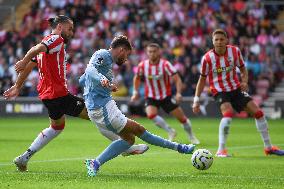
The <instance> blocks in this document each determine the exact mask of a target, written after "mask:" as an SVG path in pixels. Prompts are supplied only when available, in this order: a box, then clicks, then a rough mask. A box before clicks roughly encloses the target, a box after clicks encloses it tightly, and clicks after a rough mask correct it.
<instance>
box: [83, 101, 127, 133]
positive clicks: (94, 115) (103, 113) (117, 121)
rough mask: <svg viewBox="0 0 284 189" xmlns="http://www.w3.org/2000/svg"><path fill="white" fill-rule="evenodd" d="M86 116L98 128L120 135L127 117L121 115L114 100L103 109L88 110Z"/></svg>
mask: <svg viewBox="0 0 284 189" xmlns="http://www.w3.org/2000/svg"><path fill="white" fill-rule="evenodd" d="M88 115H89V118H90V120H91V121H92V122H93V123H95V124H96V125H97V127H98V128H102V129H106V130H109V131H112V132H114V133H120V131H121V130H122V129H123V128H124V127H125V125H126V123H127V117H126V116H125V115H124V114H123V113H121V111H120V110H119V109H118V107H117V105H116V103H115V101H114V100H110V101H109V102H108V103H107V104H106V105H105V106H104V107H101V108H98V109H95V110H88Z"/></svg>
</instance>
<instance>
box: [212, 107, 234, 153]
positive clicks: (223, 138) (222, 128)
mask: <svg viewBox="0 0 284 189" xmlns="http://www.w3.org/2000/svg"><path fill="white" fill-rule="evenodd" d="M220 109H221V113H222V115H223V117H222V119H221V121H220V124H219V147H218V151H217V153H216V156H217V157H229V155H228V152H227V149H226V143H227V138H228V135H229V131H230V124H231V122H232V117H233V112H234V110H233V107H232V105H231V103H229V102H224V103H223V104H221V106H220Z"/></svg>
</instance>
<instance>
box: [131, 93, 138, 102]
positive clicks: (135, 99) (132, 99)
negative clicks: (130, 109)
mask: <svg viewBox="0 0 284 189" xmlns="http://www.w3.org/2000/svg"><path fill="white" fill-rule="evenodd" d="M138 99H139V94H133V95H132V96H131V98H130V101H131V102H134V101H137V100H138Z"/></svg>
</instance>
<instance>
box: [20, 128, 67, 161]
mask: <svg viewBox="0 0 284 189" xmlns="http://www.w3.org/2000/svg"><path fill="white" fill-rule="evenodd" d="M61 132H62V130H55V129H53V128H52V127H48V128H46V129H44V130H43V131H42V132H41V133H39V135H38V136H37V138H36V139H35V140H34V141H33V143H32V144H31V146H30V147H29V149H28V150H27V151H26V152H25V153H24V154H23V155H22V156H23V157H24V158H25V159H26V160H27V161H28V160H29V159H30V158H31V157H32V156H33V154H34V153H36V152H38V151H39V150H40V149H41V148H43V147H44V146H45V145H46V144H47V143H48V142H50V141H51V140H52V139H54V138H55V137H56V136H58V135H59V134H60V133H61Z"/></svg>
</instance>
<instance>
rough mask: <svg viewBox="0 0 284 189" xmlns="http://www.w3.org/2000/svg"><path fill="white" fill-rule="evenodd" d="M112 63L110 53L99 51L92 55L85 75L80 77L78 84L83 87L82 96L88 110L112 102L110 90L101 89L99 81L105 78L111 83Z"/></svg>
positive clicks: (104, 50) (106, 88) (103, 50)
mask: <svg viewBox="0 0 284 189" xmlns="http://www.w3.org/2000/svg"><path fill="white" fill-rule="evenodd" d="M113 62H114V61H113V59H112V56H111V52H110V51H109V50H106V49H100V50H98V51H96V52H95V53H94V54H93V56H92V57H91V59H90V61H89V63H88V65H87V68H86V70H85V73H84V74H83V75H82V76H81V77H80V80H79V83H80V85H81V86H82V87H84V94H83V96H84V99H85V104H86V108H87V109H88V110H94V109H97V108H100V107H103V106H105V105H106V104H107V102H108V101H110V100H112V96H111V90H110V88H108V87H103V86H102V85H101V82H100V80H101V79H102V78H103V77H106V78H107V79H108V80H109V81H110V82H111V83H112V80H113V73H112V64H113Z"/></svg>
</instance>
